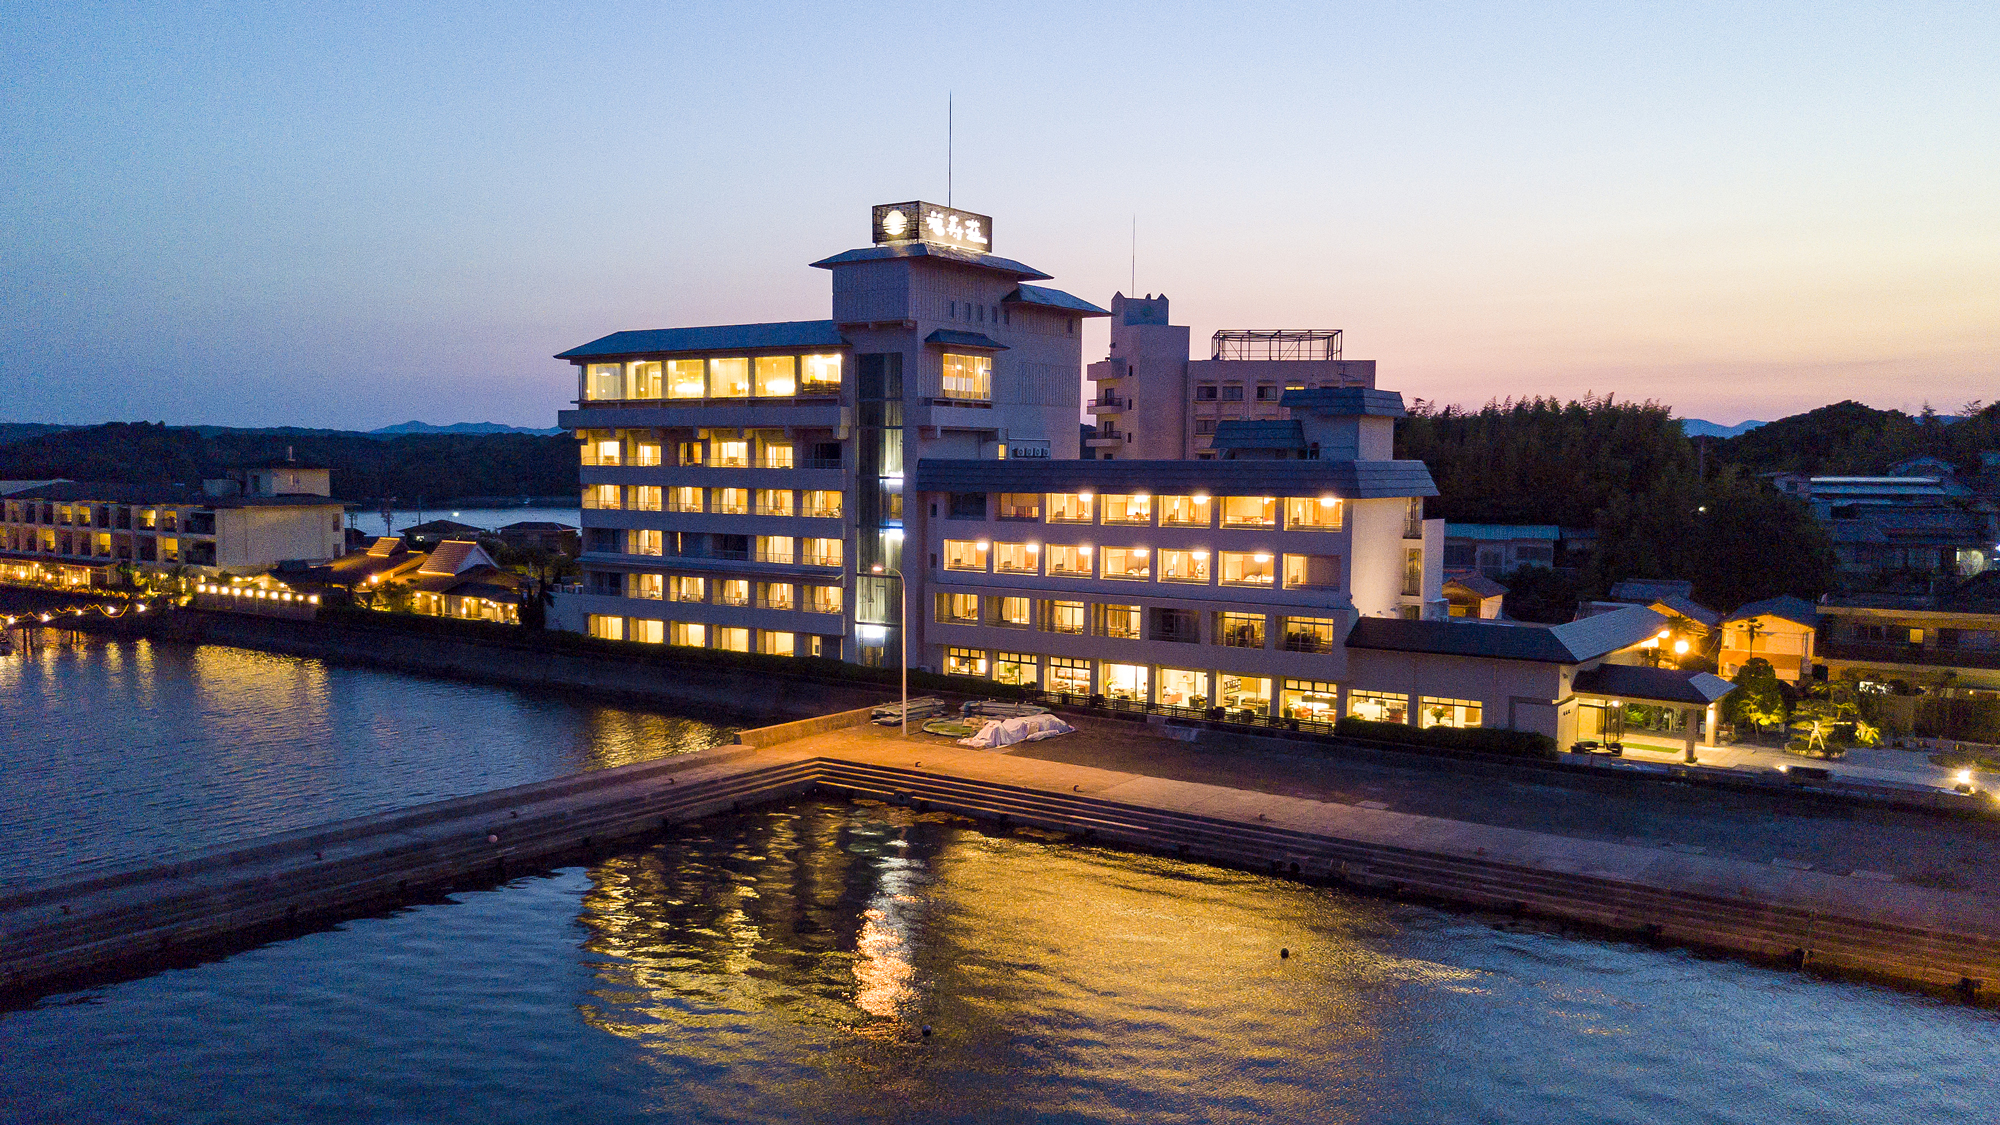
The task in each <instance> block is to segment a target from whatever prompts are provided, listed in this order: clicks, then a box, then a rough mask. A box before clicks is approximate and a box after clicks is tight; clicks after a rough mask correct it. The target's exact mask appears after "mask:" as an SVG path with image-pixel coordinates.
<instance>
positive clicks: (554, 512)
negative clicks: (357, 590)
mask: <svg viewBox="0 0 2000 1125" xmlns="http://www.w3.org/2000/svg"><path fill="white" fill-rule="evenodd" d="M582 515H583V513H582V512H581V511H579V510H577V509H575V508H424V509H421V510H419V509H415V508H398V509H396V510H395V511H393V512H391V513H390V514H389V519H388V520H387V521H386V522H385V521H384V520H383V519H382V513H381V512H368V511H362V512H356V513H354V526H355V527H358V528H360V529H361V530H363V531H365V532H367V533H368V534H370V535H393V534H395V533H396V532H398V531H401V530H403V529H405V528H409V527H415V526H416V525H417V524H420V523H429V522H430V521H431V520H451V521H453V522H455V523H462V524H469V525H471V526H473V527H483V528H485V529H486V530H488V531H492V530H495V529H497V528H502V527H505V526H507V525H508V524H510V523H521V522H524V521H528V520H537V521H543V522H547V523H561V524H568V525H569V526H571V527H581V526H582V523H581V517H582Z"/></svg>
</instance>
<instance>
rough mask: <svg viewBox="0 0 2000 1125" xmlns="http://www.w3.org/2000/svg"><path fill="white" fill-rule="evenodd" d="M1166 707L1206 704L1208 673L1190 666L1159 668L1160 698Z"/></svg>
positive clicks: (1200, 705) (1202, 705) (1201, 705)
mask: <svg viewBox="0 0 2000 1125" xmlns="http://www.w3.org/2000/svg"><path fill="white" fill-rule="evenodd" d="M1159 701H1160V702H1161V703H1163V704H1165V705H1167V706H1168V707H1206V706H1208V673H1207V672H1202V671H1198V670H1195V669H1192V668H1162V669H1160V700H1159Z"/></svg>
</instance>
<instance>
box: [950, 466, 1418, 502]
mask: <svg viewBox="0 0 2000 1125" xmlns="http://www.w3.org/2000/svg"><path fill="white" fill-rule="evenodd" d="M915 486H916V489H917V491H919V492H1093V491H1094V492H1114V493H1117V492H1150V493H1153V494H1155V495H1158V494H1163V493H1164V494H1167V495H1177V494H1188V493H1194V492H1209V493H1213V494H1216V495H1233V496H1319V495H1322V494H1324V493H1328V492H1331V493H1333V494H1334V495H1335V496H1340V497H1344V498H1346V499H1350V500H1373V499H1380V498H1383V497H1401V496H1436V495H1437V494H1438V492H1437V485H1436V484H1434V483H1432V481H1431V474H1430V470H1429V469H1428V468H1426V467H1425V466H1424V463H1423V462H1422V461H1219V460H1218V461H1062V460H1048V461H1041V460H1019V459H1014V458H1009V459H1007V460H1005V461H973V460H933V459H929V458H926V459H924V460H922V461H919V462H917V471H916V481H915Z"/></svg>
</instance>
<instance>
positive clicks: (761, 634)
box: [757, 629, 798, 656]
mask: <svg viewBox="0 0 2000 1125" xmlns="http://www.w3.org/2000/svg"><path fill="white" fill-rule="evenodd" d="M757 651H758V652H761V653H763V654H765V655H766V656H794V655H797V653H798V634H796V633H782V632H779V631H778V630H776V629H760V630H758V632H757Z"/></svg>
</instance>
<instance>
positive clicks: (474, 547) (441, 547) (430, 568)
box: [417, 539, 491, 574]
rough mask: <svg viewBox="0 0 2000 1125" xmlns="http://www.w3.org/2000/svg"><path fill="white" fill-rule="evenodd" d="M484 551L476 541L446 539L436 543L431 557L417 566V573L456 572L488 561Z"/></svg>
mask: <svg viewBox="0 0 2000 1125" xmlns="http://www.w3.org/2000/svg"><path fill="white" fill-rule="evenodd" d="M490 562H491V560H490V559H488V558H487V557H486V552H485V551H482V550H480V549H479V544H477V543H467V542H465V541H464V540H462V539H447V540H445V541H444V542H442V543H439V544H438V545H437V549H436V550H434V551H432V552H431V557H430V558H427V559H425V560H424V565H422V566H420V567H418V568H417V573H418V574H457V573H459V572H461V571H463V570H465V569H467V568H468V567H472V566H477V565H479V564H480V563H490Z"/></svg>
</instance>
